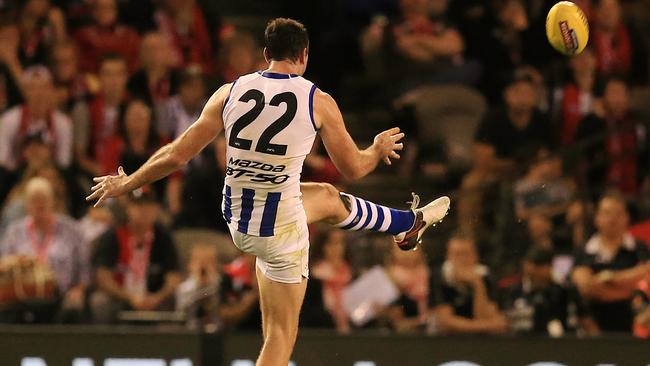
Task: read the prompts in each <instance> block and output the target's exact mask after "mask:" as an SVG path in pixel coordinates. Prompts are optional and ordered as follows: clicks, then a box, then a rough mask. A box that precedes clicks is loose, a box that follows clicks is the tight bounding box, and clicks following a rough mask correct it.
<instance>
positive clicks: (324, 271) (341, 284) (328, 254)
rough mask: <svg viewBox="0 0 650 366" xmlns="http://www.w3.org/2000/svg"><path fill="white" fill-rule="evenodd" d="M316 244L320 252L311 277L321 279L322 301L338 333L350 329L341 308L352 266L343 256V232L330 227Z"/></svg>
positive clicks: (350, 279) (350, 277) (346, 317)
mask: <svg viewBox="0 0 650 366" xmlns="http://www.w3.org/2000/svg"><path fill="white" fill-rule="evenodd" d="M321 236H322V242H321V243H319V245H318V246H317V247H318V248H319V251H321V253H322V257H321V258H319V260H317V261H316V262H315V263H314V264H313V268H312V277H314V278H316V279H318V280H320V281H322V283H323V284H322V287H323V302H324V305H325V308H326V309H327V311H329V313H330V314H331V316H332V319H334V322H335V324H336V329H337V331H338V332H339V333H347V332H349V331H350V322H349V319H348V316H347V314H346V313H345V310H344V309H343V290H344V289H345V287H346V286H347V285H348V284H349V283H350V281H352V268H351V267H350V264H349V263H348V261H347V259H346V258H345V232H344V231H342V230H337V229H332V230H327V231H324V232H322V233H321Z"/></svg>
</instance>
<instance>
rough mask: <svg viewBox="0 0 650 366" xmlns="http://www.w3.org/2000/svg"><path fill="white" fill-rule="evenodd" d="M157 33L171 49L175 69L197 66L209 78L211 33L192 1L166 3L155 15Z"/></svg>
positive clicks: (212, 67)
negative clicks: (158, 32) (165, 39)
mask: <svg viewBox="0 0 650 366" xmlns="http://www.w3.org/2000/svg"><path fill="white" fill-rule="evenodd" d="M154 19H155V21H156V24H157V25H158V30H159V31H160V32H161V33H162V34H164V35H165V37H166V38H167V39H168V41H169V42H170V43H171V45H172V47H173V49H174V54H175V56H174V60H175V61H176V64H175V66H179V67H186V66H188V65H190V64H199V65H201V67H202V68H203V70H202V71H203V72H204V73H207V74H211V73H212V71H213V69H214V65H213V62H212V61H213V56H214V55H213V54H212V43H211V40H210V32H209V31H208V27H207V25H206V23H205V18H204V16H203V12H202V11H201V9H200V8H199V7H198V6H197V5H196V4H195V2H194V1H184V0H165V1H162V6H161V9H160V10H158V11H157V12H156V13H155V14H154Z"/></svg>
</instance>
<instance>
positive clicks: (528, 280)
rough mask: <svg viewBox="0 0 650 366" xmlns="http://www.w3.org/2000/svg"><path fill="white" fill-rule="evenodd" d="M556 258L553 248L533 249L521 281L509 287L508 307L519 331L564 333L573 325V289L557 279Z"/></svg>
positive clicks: (513, 325) (507, 310) (558, 334)
mask: <svg viewBox="0 0 650 366" xmlns="http://www.w3.org/2000/svg"><path fill="white" fill-rule="evenodd" d="M552 261H553V251H552V250H550V249H544V248H536V247H533V248H531V249H530V250H529V251H528V253H527V254H526V257H525V258H524V260H523V263H522V269H523V271H522V272H523V273H522V278H521V281H519V282H518V283H515V284H513V285H512V286H510V288H509V289H508V290H507V293H506V296H505V299H504V309H506V312H507V314H508V318H509V320H510V323H511V327H512V328H513V329H514V330H515V331H516V332H518V333H536V334H548V335H551V336H560V335H562V334H563V333H564V331H565V330H566V329H567V328H568V327H569V324H568V309H569V302H570V296H569V290H568V288H566V287H564V286H562V285H560V284H558V283H556V282H555V281H554V280H553V277H552V273H551V271H552V267H551V265H552ZM576 315H577V314H576Z"/></svg>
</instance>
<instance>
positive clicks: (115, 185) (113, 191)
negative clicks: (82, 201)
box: [86, 167, 128, 207]
mask: <svg viewBox="0 0 650 366" xmlns="http://www.w3.org/2000/svg"><path fill="white" fill-rule="evenodd" d="M127 179H128V176H127V175H126V173H124V169H123V168H122V167H119V168H117V175H105V176H103V177H96V178H93V181H94V182H95V183H97V184H95V185H94V186H93V187H92V188H91V189H90V190H91V191H92V193H91V194H90V195H89V196H88V197H86V201H92V200H95V199H97V202H96V203H95V205H94V207H98V206H99V205H101V204H102V202H104V201H105V200H106V199H108V198H113V197H117V196H120V195H122V194H124V193H126V182H127Z"/></svg>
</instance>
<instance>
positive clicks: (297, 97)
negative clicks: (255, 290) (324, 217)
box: [222, 71, 317, 237]
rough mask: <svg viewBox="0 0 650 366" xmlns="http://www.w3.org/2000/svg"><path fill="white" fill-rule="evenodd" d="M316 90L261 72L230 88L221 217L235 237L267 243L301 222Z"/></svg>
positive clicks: (294, 77)
mask: <svg viewBox="0 0 650 366" xmlns="http://www.w3.org/2000/svg"><path fill="white" fill-rule="evenodd" d="M315 90H316V86H315V85H314V84H313V83H312V82H310V81H308V80H306V79H304V78H303V77H301V76H298V75H289V74H278V73H271V72H261V71H260V72H256V73H252V74H248V75H244V76H242V77H240V78H239V79H237V80H236V81H235V82H234V83H233V85H232V88H231V90H230V94H229V96H228V98H227V99H226V102H225V104H224V108H223V122H224V129H225V135H226V144H227V149H226V164H227V168H226V179H225V185H224V190H223V201H222V211H223V216H224V219H225V220H226V222H228V224H229V225H230V226H231V227H234V228H236V230H237V231H239V232H241V233H244V234H249V235H254V236H262V237H268V236H273V235H275V234H276V233H277V232H279V231H281V230H282V229H283V228H288V227H289V226H288V225H291V224H294V223H296V222H297V221H299V220H304V217H305V212H304V209H303V207H302V199H301V193H300V174H301V172H302V164H303V162H304V160H305V156H307V154H309V152H310V151H311V148H312V145H313V143H314V139H315V137H316V133H317V131H316V124H315V123H314V117H313V115H314V109H313V99H314V91H315Z"/></svg>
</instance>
